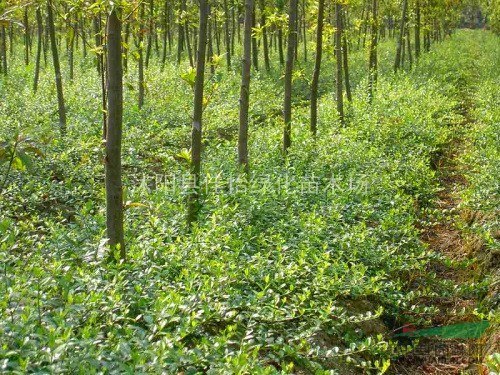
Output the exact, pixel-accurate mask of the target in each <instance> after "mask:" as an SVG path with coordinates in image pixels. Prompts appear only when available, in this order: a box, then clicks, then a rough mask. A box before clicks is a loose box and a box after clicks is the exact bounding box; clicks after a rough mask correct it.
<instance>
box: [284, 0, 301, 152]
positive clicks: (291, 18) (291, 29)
mask: <svg viewBox="0 0 500 375" xmlns="http://www.w3.org/2000/svg"><path fill="white" fill-rule="evenodd" d="M297 4H298V0H290V3H289V7H290V8H289V10H288V12H289V14H288V45H287V51H286V65H285V99H284V103H283V117H284V121H285V126H284V129H283V150H284V151H285V152H287V150H288V148H289V147H290V146H291V144H292V74H293V63H294V56H295V48H296V40H297V29H296V27H297Z"/></svg>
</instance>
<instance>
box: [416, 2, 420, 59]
mask: <svg viewBox="0 0 500 375" xmlns="http://www.w3.org/2000/svg"><path fill="white" fill-rule="evenodd" d="M419 57H420V0H416V2H415V59H417V60H418V58H419Z"/></svg>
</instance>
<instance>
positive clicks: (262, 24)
mask: <svg viewBox="0 0 500 375" xmlns="http://www.w3.org/2000/svg"><path fill="white" fill-rule="evenodd" d="M260 27H261V28H262V46H263V49H264V66H265V67H266V71H268V72H269V71H270V70H271V62H270V60H269V43H268V40H267V27H266V4H265V0H261V1H260Z"/></svg>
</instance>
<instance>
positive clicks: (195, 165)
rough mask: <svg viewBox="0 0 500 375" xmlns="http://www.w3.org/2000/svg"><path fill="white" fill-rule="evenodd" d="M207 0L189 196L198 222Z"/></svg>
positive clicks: (196, 90) (202, 0)
mask: <svg viewBox="0 0 500 375" xmlns="http://www.w3.org/2000/svg"><path fill="white" fill-rule="evenodd" d="M208 13H209V8H208V3H207V0H200V16H199V28H198V33H199V34H198V52H197V55H198V56H197V59H196V82H195V85H194V103H193V104H194V105H193V107H194V109H193V126H192V130H191V178H192V181H191V182H192V184H191V191H190V192H189V195H188V197H187V199H188V202H187V203H188V210H187V211H188V212H187V223H188V225H192V224H193V223H195V222H196V220H197V216H198V210H199V205H200V202H199V194H200V191H199V189H200V172H201V134H202V119H203V88H204V79H205V55H206V49H207V22H208Z"/></svg>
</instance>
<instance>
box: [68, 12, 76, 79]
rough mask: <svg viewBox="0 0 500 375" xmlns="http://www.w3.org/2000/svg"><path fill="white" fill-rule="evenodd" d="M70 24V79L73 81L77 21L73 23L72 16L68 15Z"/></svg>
mask: <svg viewBox="0 0 500 375" xmlns="http://www.w3.org/2000/svg"><path fill="white" fill-rule="evenodd" d="M68 25H69V30H70V36H69V49H68V65H69V80H70V82H72V81H73V78H74V72H75V64H74V50H75V35H76V31H77V30H76V23H75V24H73V25H71V18H70V16H68Z"/></svg>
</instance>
